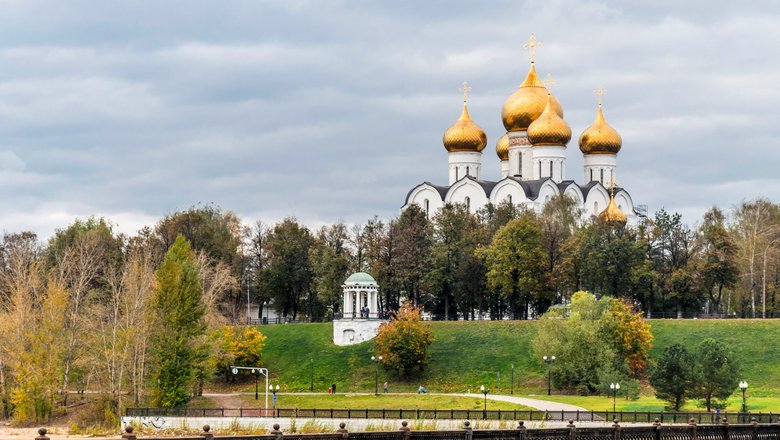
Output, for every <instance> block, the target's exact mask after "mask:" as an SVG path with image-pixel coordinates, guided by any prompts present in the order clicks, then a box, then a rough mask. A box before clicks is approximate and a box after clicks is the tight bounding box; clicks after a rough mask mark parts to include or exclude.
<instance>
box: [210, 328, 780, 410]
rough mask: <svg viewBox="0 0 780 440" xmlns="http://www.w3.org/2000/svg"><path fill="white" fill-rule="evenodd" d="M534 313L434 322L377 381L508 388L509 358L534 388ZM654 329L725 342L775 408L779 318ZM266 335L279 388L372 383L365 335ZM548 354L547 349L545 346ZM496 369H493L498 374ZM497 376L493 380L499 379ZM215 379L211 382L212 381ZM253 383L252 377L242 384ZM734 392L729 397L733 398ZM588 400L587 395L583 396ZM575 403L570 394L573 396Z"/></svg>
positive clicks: (664, 341) (660, 338) (671, 338)
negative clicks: (413, 366) (421, 353)
mask: <svg viewBox="0 0 780 440" xmlns="http://www.w3.org/2000/svg"><path fill="white" fill-rule="evenodd" d="M535 324H536V322H534V321H525V322H523V321H465V322H464V321H458V322H433V323H431V325H432V327H433V333H434V337H435V338H436V340H435V342H434V343H433V345H431V347H430V365H429V366H428V367H427V368H426V370H425V371H424V372H422V373H417V374H416V375H415V376H414V378H403V377H398V376H396V374H395V373H394V372H390V371H384V370H383V369H381V368H380V369H379V384H380V387H381V384H382V383H383V382H385V381H387V382H388V383H389V385H390V390H391V391H393V392H413V391H415V390H416V389H417V387H418V386H419V385H425V386H426V387H428V389H429V390H430V391H431V392H465V391H466V390H468V389H471V390H472V391H474V390H476V389H478V388H479V386H480V385H481V384H484V385H486V386H487V387H488V388H489V389H490V390H491V393H494V394H509V392H510V377H511V376H512V368H511V365H512V364H513V363H514V365H515V369H514V379H515V381H514V391H515V393H516V394H520V393H523V394H537V395H539V396H541V395H542V394H543V393H544V390H545V387H546V381H545V380H544V372H545V370H544V367H543V365H541V363H540V362H539V360H538V359H535V358H533V357H532V353H531V348H530V346H531V340H532V339H533V335H534V333H535ZM650 324H651V325H652V332H653V335H654V336H655V340H654V347H653V350H652V352H651V356H658V355H659V354H660V353H661V351H662V350H663V348H664V347H667V346H669V345H671V344H672V343H675V342H679V343H682V344H685V345H686V346H688V347H690V348H691V349H693V348H694V347H695V346H696V345H697V344H698V343H699V341H701V340H702V339H704V338H707V337H713V338H718V339H721V340H723V341H726V342H728V343H730V344H731V345H732V347H733V348H734V350H735V353H736V354H737V356H738V357H739V359H740V362H741V363H742V370H743V374H742V376H743V378H744V379H745V380H747V381H748V382H749V384H750V388H749V392H748V394H749V395H750V401H749V404H750V406H751V408H753V409H754V410H765V411H768V410H770V409H774V410H775V411H778V410H780V401H778V399H777V398H778V396H780V357H778V356H777V355H776V354H777V353H780V320H651V321H650ZM260 329H261V331H262V332H263V333H264V334H265V335H266V336H268V339H267V346H266V348H265V351H264V354H263V359H264V363H265V366H266V367H268V368H269V370H270V373H271V382H272V383H274V384H276V383H279V384H280V385H281V386H282V389H283V390H284V391H309V388H310V382H311V380H312V372H313V379H314V388H313V389H314V391H319V392H324V391H326V390H327V388H328V386H330V384H331V383H334V382H335V383H336V384H337V386H338V391H339V392H370V391H373V389H374V373H375V370H374V365H373V364H372V363H371V360H370V357H371V347H372V343H371V342H370V341H369V342H366V343H363V344H359V345H354V346H349V347H337V346H335V345H333V343H332V342H331V341H332V332H333V327H332V324H330V323H322V324H295V325H269V326H262V327H260ZM551 354H554V353H551ZM499 376H500V377H499ZM499 381H500V382H499ZM215 386H218V385H215ZM241 389H243V390H246V391H249V390H254V384H253V383H252V384H251V385H249V382H247V383H246V385H242V388H241ZM737 394H738V393H735V395H734V398H733V399H732V401H731V403H730V405H731V406H732V407H734V405H737V406H738V405H739V404H740V401H739V396H737ZM566 398H572V399H586V400H584V402H587V403H585V404H582V405H581V406H585V407H589V408H593V409H607V407H609V409H611V401H610V402H609V403H608V402H607V399H606V398H604V397H598V396H597V397H587V398H581V397H577V396H567V397H566ZM590 402H593V403H590ZM573 403H574V402H573ZM625 405H626V408H631V409H634V408H637V409H639V408H641V409H642V410H648V409H650V410H660V409H661V408H662V407H663V404H662V403H660V402H658V401H656V400H655V399H653V398H651V397H645V398H643V399H641V400H639V401H634V402H631V401H629V402H627V403H625Z"/></svg>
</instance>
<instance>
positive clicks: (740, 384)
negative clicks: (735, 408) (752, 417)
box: [739, 380, 748, 413]
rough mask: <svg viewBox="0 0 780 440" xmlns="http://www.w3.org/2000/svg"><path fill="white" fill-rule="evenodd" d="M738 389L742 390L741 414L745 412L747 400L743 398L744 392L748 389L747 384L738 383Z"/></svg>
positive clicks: (743, 381) (744, 382)
mask: <svg viewBox="0 0 780 440" xmlns="http://www.w3.org/2000/svg"><path fill="white" fill-rule="evenodd" d="M739 389H741V390H742V412H744V413H746V412H747V410H748V409H747V400H746V398H745V391H747V389H748V383H747V381H745V380H741V381H739Z"/></svg>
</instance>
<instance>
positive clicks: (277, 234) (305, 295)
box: [260, 218, 316, 319]
mask: <svg viewBox="0 0 780 440" xmlns="http://www.w3.org/2000/svg"><path fill="white" fill-rule="evenodd" d="M313 245H314V238H313V237H312V236H311V233H310V232H309V230H308V229H307V228H306V227H305V226H302V225H300V224H299V223H298V221H297V220H296V219H294V218H286V219H284V220H282V222H280V223H277V224H276V225H275V226H274V227H273V230H272V231H271V232H270V233H269V234H268V236H267V237H266V250H267V253H266V263H265V267H264V268H263V271H262V273H261V277H260V278H261V279H262V280H263V283H264V290H266V291H267V292H268V293H269V296H270V297H271V298H273V304H274V307H275V308H276V310H277V312H279V313H281V315H282V316H285V317H287V316H292V318H293V319H295V318H296V317H297V316H298V313H299V312H301V309H304V310H308V312H309V314H310V315H311V314H312V313H313V311H314V310H315V307H316V304H315V301H316V298H315V297H314V296H313V290H312V288H311V287H312V282H313V280H314V273H313V271H312V264H311V258H310V255H311V248H312V246H313Z"/></svg>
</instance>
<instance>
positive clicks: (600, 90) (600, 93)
mask: <svg viewBox="0 0 780 440" xmlns="http://www.w3.org/2000/svg"><path fill="white" fill-rule="evenodd" d="M593 93H595V94H596V95H597V96H598V97H599V105H601V100H602V98H603V97H604V95H606V94H607V91H606V90H604V88H603V87H602V86H599V88H598V89H596V90H594V91H593Z"/></svg>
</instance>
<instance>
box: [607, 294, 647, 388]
mask: <svg viewBox="0 0 780 440" xmlns="http://www.w3.org/2000/svg"><path fill="white" fill-rule="evenodd" d="M610 314H611V315H612V318H613V322H614V324H612V325H609V324H608V325H609V326H610V327H612V329H611V333H612V339H613V341H614V346H615V347H616V349H617V352H618V355H620V356H621V357H622V358H623V359H624V360H625V362H626V366H627V367H628V371H629V375H630V376H631V377H632V378H634V379H638V378H641V377H642V376H643V375H644V373H645V371H646V369H647V360H648V357H649V356H650V349H651V348H652V347H653V334H652V333H650V324H648V323H647V321H645V320H644V318H643V317H642V313H641V312H635V311H633V310H632V309H631V307H630V305H629V304H627V303H626V302H625V301H623V300H620V299H613V300H612V306H611V307H610Z"/></svg>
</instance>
